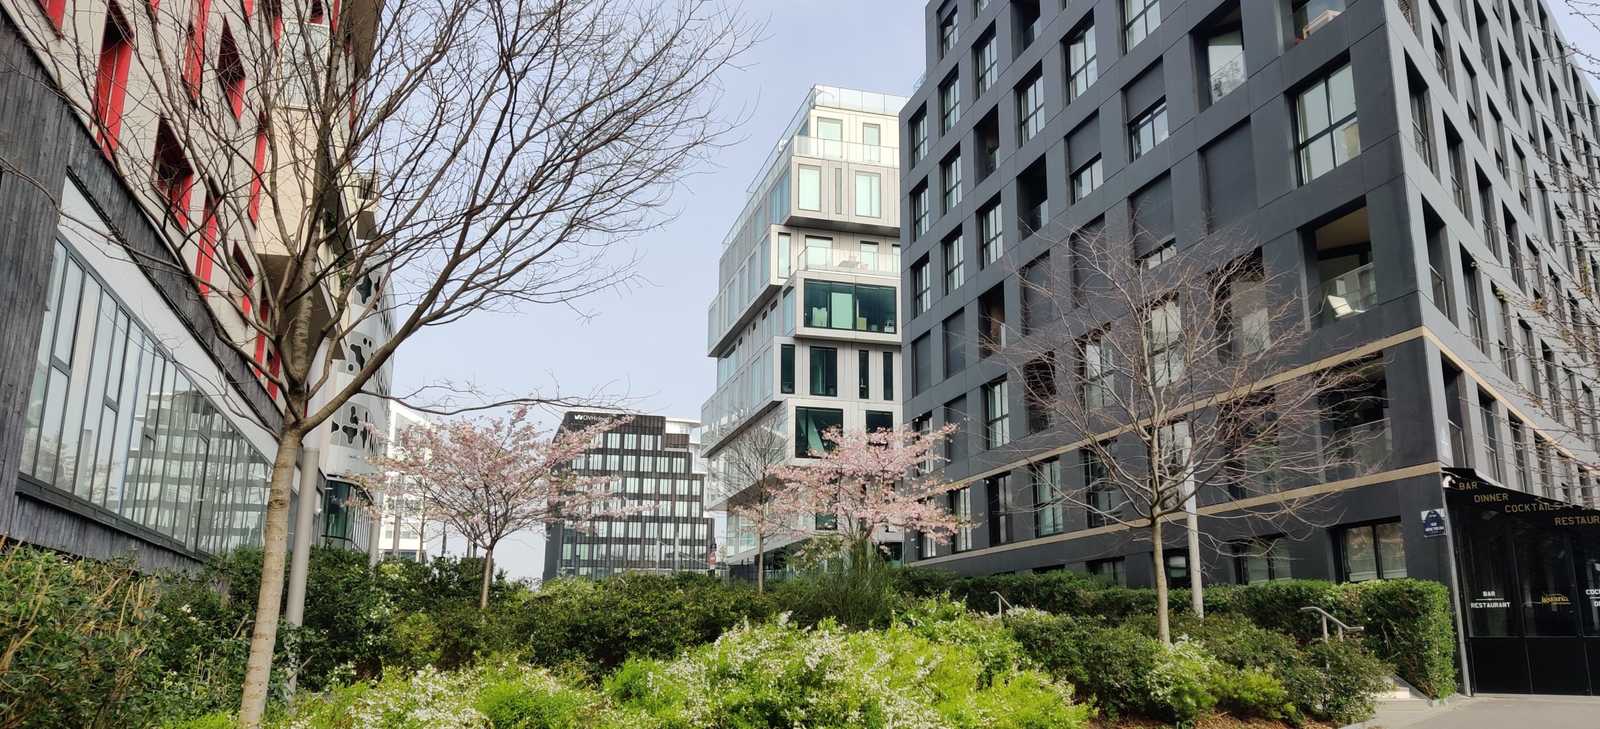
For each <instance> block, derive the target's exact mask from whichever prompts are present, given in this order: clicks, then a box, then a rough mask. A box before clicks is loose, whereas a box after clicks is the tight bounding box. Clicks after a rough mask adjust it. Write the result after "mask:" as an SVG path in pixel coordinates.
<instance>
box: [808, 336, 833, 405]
mask: <svg viewBox="0 0 1600 729" xmlns="http://www.w3.org/2000/svg"><path fill="white" fill-rule="evenodd" d="M808 351H809V352H810V359H811V377H810V379H811V394H812V395H815V396H817V397H838V396H839V350H837V349H834V348H833V347H815V346H813V347H810V348H809V350H808Z"/></svg>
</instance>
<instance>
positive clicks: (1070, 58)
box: [1067, 25, 1100, 101]
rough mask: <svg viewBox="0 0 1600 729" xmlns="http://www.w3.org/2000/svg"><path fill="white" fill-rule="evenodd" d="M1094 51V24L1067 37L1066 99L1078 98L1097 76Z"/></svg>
mask: <svg viewBox="0 0 1600 729" xmlns="http://www.w3.org/2000/svg"><path fill="white" fill-rule="evenodd" d="M1096 61H1097V59H1096V58H1095V51H1094V26H1093V25H1090V26H1088V27H1085V28H1083V29H1081V30H1079V31H1077V32H1076V33H1073V34H1072V36H1071V37H1070V38H1068V39H1067V99H1068V100H1069V101H1070V100H1072V99H1076V98H1078V97H1079V96H1080V95H1082V94H1083V92H1085V91H1088V90H1089V87H1090V86H1092V85H1094V82H1095V80H1096V79H1098V78H1099V73H1100V72H1099V69H1098V67H1097V62H1096Z"/></svg>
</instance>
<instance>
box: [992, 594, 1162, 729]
mask: <svg viewBox="0 0 1600 729" xmlns="http://www.w3.org/2000/svg"><path fill="white" fill-rule="evenodd" d="M1005 621H1006V625H1007V626H1008V627H1010V628H1011V630H1012V632H1013V633H1014V634H1015V635H1016V636H1017V641H1018V642H1019V643H1021V644H1022V646H1023V648H1024V651H1025V652H1026V653H1027V654H1028V656H1029V657H1030V658H1032V659H1033V660H1034V661H1035V662H1037V663H1038V664H1039V665H1040V666H1042V667H1043V668H1044V669H1045V670H1047V671H1049V672H1050V675H1051V676H1053V677H1055V678H1056V679H1058V680H1062V681H1066V682H1067V683H1069V684H1072V685H1073V686H1074V687H1076V688H1077V690H1078V691H1080V692H1082V693H1084V694H1085V695H1088V696H1090V697H1093V698H1094V701H1095V703H1096V704H1097V705H1099V706H1100V707H1102V708H1104V709H1106V710H1107V711H1108V712H1110V713H1112V714H1129V713H1132V714H1157V713H1160V712H1159V710H1157V708H1156V707H1155V706H1154V705H1153V704H1152V703H1151V699H1150V696H1151V685H1150V675H1151V673H1152V672H1153V671H1154V670H1155V667H1156V662H1157V660H1158V657H1159V654H1160V652H1161V650H1162V649H1161V644H1160V643H1159V642H1157V641H1156V640H1155V639H1153V638H1150V637H1148V636H1145V635H1144V634H1142V633H1140V632H1139V631H1138V630H1136V629H1134V628H1131V627H1117V628H1108V627H1106V626H1105V625H1103V624H1101V623H1098V622H1096V621H1093V620H1085V619H1079V618H1072V617H1067V616H1061V615H1050V614H1047V613H1042V612H1038V611H1033V610H1016V611H1012V612H1010V613H1007V615H1006V619H1005Z"/></svg>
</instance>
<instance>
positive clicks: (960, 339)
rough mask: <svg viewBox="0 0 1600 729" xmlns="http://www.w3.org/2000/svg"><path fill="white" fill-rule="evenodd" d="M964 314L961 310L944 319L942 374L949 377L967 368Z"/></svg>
mask: <svg viewBox="0 0 1600 729" xmlns="http://www.w3.org/2000/svg"><path fill="white" fill-rule="evenodd" d="M965 319H966V316H964V315H963V314H962V312H959V311H958V312H956V313H955V314H952V315H951V316H950V318H948V319H945V320H944V376H945V377H950V376H951V375H954V374H955V373H957V372H960V371H961V370H964V369H966V368H967V349H966V341H965V334H966V333H965V332H963V331H962V329H963V328H964V325H965V323H966V322H965Z"/></svg>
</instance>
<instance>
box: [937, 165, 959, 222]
mask: <svg viewBox="0 0 1600 729" xmlns="http://www.w3.org/2000/svg"><path fill="white" fill-rule="evenodd" d="M939 184H940V185H942V186H943V188H942V189H943V191H944V211H945V213H947V214H948V213H950V212H951V211H953V210H955V209H956V206H957V205H960V204H961V156H960V155H956V156H953V157H947V158H945V161H944V162H943V163H941V164H940V165H939Z"/></svg>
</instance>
